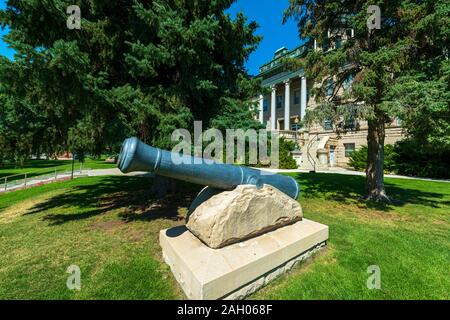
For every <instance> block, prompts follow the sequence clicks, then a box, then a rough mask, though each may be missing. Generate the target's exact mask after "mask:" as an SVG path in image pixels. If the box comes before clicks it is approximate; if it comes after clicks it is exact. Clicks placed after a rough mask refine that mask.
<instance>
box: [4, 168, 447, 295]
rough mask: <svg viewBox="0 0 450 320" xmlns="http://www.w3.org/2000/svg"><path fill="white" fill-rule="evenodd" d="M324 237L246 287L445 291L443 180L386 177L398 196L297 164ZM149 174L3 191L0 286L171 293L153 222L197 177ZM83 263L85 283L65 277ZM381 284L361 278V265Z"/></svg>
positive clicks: (170, 221) (301, 291) (20, 291)
mask: <svg viewBox="0 0 450 320" xmlns="http://www.w3.org/2000/svg"><path fill="white" fill-rule="evenodd" d="M295 177H296V178H297V179H298V181H299V182H300V184H301V186H302V193H301V203H302V206H303V209H304V215H305V217H306V218H308V219H312V220H315V221H318V222H321V223H324V224H327V225H329V227H330V239H329V242H328V246H327V248H326V249H325V250H322V252H321V253H319V254H318V255H316V256H315V257H313V258H311V259H310V260H309V261H308V262H306V263H305V264H302V265H300V266H298V267H297V268H295V269H294V270H293V271H292V272H290V273H289V274H287V275H285V276H282V277H281V278H279V279H278V280H275V281H274V282H272V283H271V284H269V285H268V286H267V287H265V288H264V289H262V290H261V291H259V292H258V293H256V294H254V295H253V296H251V298H253V299H450V273H449V272H450V268H449V267H450V184H448V183H443V182H425V181H415V180H401V179H386V184H387V191H388V192H389V194H390V195H392V196H394V197H395V198H396V200H397V202H396V203H395V204H394V205H389V206H383V205H377V204H374V203H367V202H364V201H363V200H361V199H360V196H361V190H363V186H364V178H363V177H359V176H346V175H337V174H298V175H295ZM150 183H151V181H149V180H147V179H146V178H138V177H119V176H117V177H116V176H114V177H113V176H110V177H91V178H80V179H75V180H72V181H67V182H60V183H54V184H49V185H44V186H41V187H37V188H32V189H27V190H22V191H18V192H14V193H9V194H5V195H1V196H0V256H1V259H0V298H2V299H12V298H14V299H24V298H31V299H120V298H123V299H179V298H183V295H182V293H181V291H180V289H179V288H178V285H177V284H176V282H175V280H174V278H173V276H172V274H171V272H170V270H169V268H168V267H167V266H166V265H165V264H164V263H163V262H162V258H161V249H160V247H159V244H158V232H159V230H160V229H162V228H167V227H171V226H175V225H179V224H182V223H183V219H184V216H185V214H186V211H187V209H186V207H187V206H188V205H189V203H190V201H191V200H192V198H193V196H194V195H195V193H196V192H197V191H198V190H199V187H192V186H190V185H182V186H181V187H180V192H179V193H178V194H177V196H176V198H175V197H173V196H172V197H168V198H165V199H162V200H155V199H154V198H152V196H151V195H150V193H149V192H148V190H149V187H150ZM70 265H78V266H79V267H80V268H81V273H82V274H81V286H82V288H81V290H80V291H70V290H68V289H67V287H66V280H67V277H68V276H69V275H68V274H67V273H66V269H67V267H69V266H70ZM370 265H378V266H379V267H380V269H381V289H380V290H369V289H367V287H366V281H367V278H368V276H369V275H368V273H367V267H368V266H370Z"/></svg>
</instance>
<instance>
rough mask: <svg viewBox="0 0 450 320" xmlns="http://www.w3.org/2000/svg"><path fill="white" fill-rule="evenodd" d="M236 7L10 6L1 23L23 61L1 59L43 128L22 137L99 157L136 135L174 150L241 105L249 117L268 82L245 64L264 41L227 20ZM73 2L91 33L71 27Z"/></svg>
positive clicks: (238, 21) (23, 2) (183, 2)
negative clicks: (188, 131)
mask: <svg viewBox="0 0 450 320" xmlns="http://www.w3.org/2000/svg"><path fill="white" fill-rule="evenodd" d="M233 2H234V1H233V0H216V1H195V0H154V1H143V0H96V1H91V0H76V1H72V0H70V1H69V0H20V1H19V0H9V1H7V2H6V8H5V9H4V10H2V11H0V24H1V25H2V26H3V27H4V26H8V27H9V29H10V32H9V34H8V35H7V36H5V40H6V41H7V42H8V43H9V45H10V46H11V47H12V48H13V49H14V50H15V51H16V55H15V57H14V61H9V60H7V59H6V58H1V57H0V82H1V84H2V92H3V93H4V94H5V95H7V96H8V97H9V98H10V100H9V101H10V103H11V104H12V105H11V108H12V110H11V112H13V111H14V112H15V113H16V114H17V115H20V114H22V112H23V110H27V112H29V113H31V114H33V115H34V116H33V117H30V118H28V120H29V121H33V122H35V126H34V127H33V130H29V129H27V128H18V130H19V129H20V130H24V133H27V134H29V135H30V136H31V137H30V139H28V140H27V141H29V142H30V141H33V140H36V141H35V142H34V144H35V145H42V146H43V151H44V152H50V153H51V152H58V151H60V150H64V149H66V150H67V149H68V148H69V149H73V150H75V149H76V150H78V151H79V152H82V151H90V152H93V153H96V154H99V153H101V152H103V151H104V150H117V149H118V146H119V145H120V143H121V141H122V140H123V138H124V137H126V136H128V135H138V136H139V137H140V138H141V139H143V140H145V141H146V142H147V143H152V144H154V145H157V146H160V147H168V146H169V145H170V133H171V132H172V130H173V129H175V128H190V126H192V125H193V119H196V120H204V121H205V122H206V123H205V126H207V125H209V123H210V122H211V121H212V119H214V118H217V117H220V116H221V114H222V112H223V110H226V109H227V106H229V105H232V106H235V105H236V103H235V102H236V101H247V102H248V103H246V104H245V105H241V106H240V108H239V112H243V113H246V112H248V109H249V106H250V105H249V102H250V97H252V96H253V95H254V94H255V92H254V91H255V90H257V89H258V85H257V82H256V81H255V80H252V79H250V78H249V77H248V76H247V73H246V70H245V68H244V62H245V61H246V59H247V58H248V55H249V54H250V53H251V52H252V51H253V50H254V49H255V47H256V45H257V44H258V42H259V40H260V39H259V37H257V36H255V35H254V34H253V33H254V31H255V29H256V27H257V26H256V24H255V23H253V22H252V23H248V22H247V20H246V18H245V17H244V16H243V15H238V16H237V17H236V18H235V19H232V18H231V17H230V16H229V15H227V14H226V13H225V10H226V9H227V8H228V7H229V6H230V5H231V4H232V3H233ZM69 5H78V6H79V7H80V9H81V29H70V28H68V27H67V26H66V25H67V19H68V17H69V15H68V14H67V13H66V10H67V7H68V6H69ZM242 82H245V83H246V84H245V86H246V87H251V88H252V90H247V91H245V90H242ZM17 120H19V118H18V117H17ZM2 132H3V134H7V135H9V138H11V139H10V140H14V139H15V138H14V135H13V134H12V132H13V131H9V130H7V131H2ZM5 132H6V133H5Z"/></svg>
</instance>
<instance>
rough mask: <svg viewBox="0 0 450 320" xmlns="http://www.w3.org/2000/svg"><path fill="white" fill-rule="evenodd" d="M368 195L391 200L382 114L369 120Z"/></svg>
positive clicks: (380, 200)
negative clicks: (387, 191) (385, 162)
mask: <svg viewBox="0 0 450 320" xmlns="http://www.w3.org/2000/svg"><path fill="white" fill-rule="evenodd" d="M368 127H369V128H368V134H367V148H368V152H367V166H366V179H367V180H366V192H367V193H366V196H365V198H366V199H368V200H374V201H377V202H390V201H391V199H390V198H389V197H388V196H387V194H386V191H385V189H384V137H385V122H384V117H383V116H382V115H376V118H375V119H371V120H369V121H368Z"/></svg>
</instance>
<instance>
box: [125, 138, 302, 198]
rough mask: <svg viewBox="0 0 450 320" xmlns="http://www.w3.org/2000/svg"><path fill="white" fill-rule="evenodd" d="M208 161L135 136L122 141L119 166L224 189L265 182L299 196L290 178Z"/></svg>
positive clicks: (259, 184)
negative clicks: (155, 144) (145, 141)
mask: <svg viewBox="0 0 450 320" xmlns="http://www.w3.org/2000/svg"><path fill="white" fill-rule="evenodd" d="M175 157H180V158H181V159H182V161H178V162H177V163H176V162H175V161H173V159H174V158H175ZM179 162H181V163H179ZM211 162H212V161H211V160H209V161H208V160H207V159H203V158H197V157H191V156H187V155H183V156H178V155H177V154H174V153H172V152H169V151H165V150H161V149H158V148H154V147H152V146H149V145H147V144H145V143H143V142H142V141H140V140H139V139H138V138H128V139H126V140H125V141H124V142H123V145H122V149H121V151H120V156H119V161H118V167H119V169H120V171H122V172H123V173H128V172H133V171H149V172H154V173H155V174H157V175H160V176H165V177H169V178H173V179H178V180H183V181H187V182H192V183H196V184H201V185H208V186H210V187H214V188H217V189H224V190H231V189H234V188H235V187H236V186H238V185H241V184H253V185H256V187H257V188H260V187H262V186H263V184H268V185H271V186H273V187H275V188H277V189H278V190H280V191H282V192H284V193H285V194H287V195H288V196H290V197H291V198H293V199H297V197H298V194H299V191H300V187H299V185H298V183H297V181H295V179H294V178H292V177H288V176H282V175H279V174H269V173H263V172H262V171H260V170H257V169H253V168H247V167H243V166H236V165H232V164H224V163H211Z"/></svg>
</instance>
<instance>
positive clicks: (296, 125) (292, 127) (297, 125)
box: [291, 123, 301, 131]
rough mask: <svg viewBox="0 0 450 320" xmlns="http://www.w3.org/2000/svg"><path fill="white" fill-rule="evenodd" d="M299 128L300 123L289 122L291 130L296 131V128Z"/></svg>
mask: <svg viewBox="0 0 450 320" xmlns="http://www.w3.org/2000/svg"><path fill="white" fill-rule="evenodd" d="M300 128H301V125H300V123H293V124H291V130H292V131H298V130H300Z"/></svg>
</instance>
